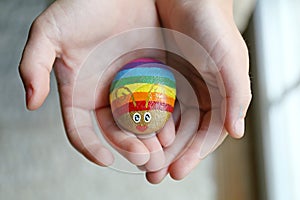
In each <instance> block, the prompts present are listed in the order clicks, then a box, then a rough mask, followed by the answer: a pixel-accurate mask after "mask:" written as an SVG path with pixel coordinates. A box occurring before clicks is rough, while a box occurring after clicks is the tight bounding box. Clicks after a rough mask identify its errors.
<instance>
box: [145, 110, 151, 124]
mask: <svg viewBox="0 0 300 200" xmlns="http://www.w3.org/2000/svg"><path fill="white" fill-rule="evenodd" d="M144 121H145V122H146V123H149V122H150V121H151V114H150V113H149V112H146V113H145V114H144Z"/></svg>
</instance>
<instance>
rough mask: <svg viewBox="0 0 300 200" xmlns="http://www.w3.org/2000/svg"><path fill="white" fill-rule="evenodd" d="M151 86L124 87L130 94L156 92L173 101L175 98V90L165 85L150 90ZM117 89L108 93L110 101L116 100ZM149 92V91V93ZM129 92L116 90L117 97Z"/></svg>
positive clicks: (146, 84)
mask: <svg viewBox="0 0 300 200" xmlns="http://www.w3.org/2000/svg"><path fill="white" fill-rule="evenodd" d="M152 86H153V84H149V83H135V84H130V85H126V86H124V87H126V88H128V89H129V90H130V91H131V92H132V93H134V92H156V93H162V94H165V95H167V96H169V97H171V98H173V99H175V96H176V89H174V88H171V87H168V86H165V85H155V86H154V87H153V88H152V90H151V87H152ZM116 90H117V89H114V90H113V91H112V92H111V93H110V96H109V98H110V101H114V100H115V99H116V95H115V92H116ZM150 90H151V91H150ZM128 94H129V91H128V90H126V89H123V88H121V89H119V90H118V95H117V96H118V97H121V96H124V95H128Z"/></svg>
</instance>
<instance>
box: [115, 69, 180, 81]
mask: <svg viewBox="0 0 300 200" xmlns="http://www.w3.org/2000/svg"><path fill="white" fill-rule="evenodd" d="M133 76H157V77H164V78H168V79H170V80H172V81H175V78H174V76H173V73H172V72H171V71H169V70H167V69H163V68H157V67H151V68H148V67H142V68H133V69H125V70H122V71H120V72H119V73H118V74H117V75H116V77H115V79H114V81H116V80H119V79H121V78H129V77H133Z"/></svg>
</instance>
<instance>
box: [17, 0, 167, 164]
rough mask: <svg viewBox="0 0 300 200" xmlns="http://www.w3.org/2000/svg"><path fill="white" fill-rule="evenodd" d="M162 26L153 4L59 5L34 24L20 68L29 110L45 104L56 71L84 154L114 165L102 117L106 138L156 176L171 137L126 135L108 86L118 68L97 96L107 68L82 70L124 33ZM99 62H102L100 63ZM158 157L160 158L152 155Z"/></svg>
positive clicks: (134, 0)
mask: <svg viewBox="0 0 300 200" xmlns="http://www.w3.org/2000/svg"><path fill="white" fill-rule="evenodd" d="M158 25H159V23H158V17H157V12H156V8H155V4H154V1H153V0H143V1H140V0H128V1H124V0H110V1H99V0H91V1H73V0H58V1H55V2H54V3H53V4H52V5H51V6H50V7H49V8H47V9H46V10H45V11H44V12H43V13H42V14H41V15H40V16H39V17H38V18H37V19H36V20H35V21H34V23H33V25H32V27H31V30H30V34H29V37H28V41H27V44H26V47H25V49H24V52H23V56H22V60H21V63H20V67H19V70H20V75H21V77H22V80H23V83H24V87H25V90H26V102H27V108H28V109H30V110H35V109H38V108H39V107H40V106H41V105H42V104H43V102H44V100H45V98H46V97H47V95H48V93H49V89H50V88H49V81H50V80H49V75H50V72H51V71H52V66H54V71H55V75H56V78H57V84H58V89H59V95H60V101H61V109H62V115H63V120H64V126H65V130H66V133H67V136H68V139H69V140H70V142H71V144H72V145H73V146H74V147H75V148H76V149H77V150H78V151H79V152H81V153H82V154H83V155H84V156H85V157H86V158H88V159H89V160H91V161H92V162H94V163H97V164H99V165H101V166H107V165H111V164H112V163H113V159H114V158H113V155H112V154H111V152H109V150H108V149H107V148H106V147H105V146H104V145H103V144H101V142H100V140H99V138H98V136H97V135H96V133H95V130H94V126H93V120H92V115H93V113H96V116H97V119H98V121H99V124H100V125H101V128H102V129H103V134H105V137H106V138H108V140H109V141H110V143H112V144H113V145H114V146H115V147H117V148H118V149H120V152H121V153H122V154H123V155H124V156H125V157H126V158H127V159H128V160H130V161H131V162H132V163H134V164H136V165H145V166H146V167H148V168H150V169H153V170H157V169H159V168H161V166H157V164H156V163H157V162H155V161H154V160H155V159H153V156H154V157H155V158H156V159H158V160H162V161H161V163H163V160H164V157H163V156H164V155H163V153H162V146H164V144H166V143H168V141H167V140H168V134H164V133H162V134H161V136H160V137H159V136H158V137H154V138H151V139H149V140H146V139H145V140H140V139H138V138H136V137H133V136H129V135H127V134H124V132H122V131H121V130H120V129H118V128H117V127H116V125H115V124H114V122H113V119H112V117H111V113H110V111H109V103H108V90H107V88H108V87H109V86H108V85H107V83H108V82H107V81H108V80H112V78H113V77H112V76H113V75H114V74H115V73H116V70H117V68H116V67H115V68H113V69H112V70H108V73H106V75H105V77H106V78H107V79H105V78H104V79H103V80H101V81H100V82H101V83H103V84H104V85H106V87H100V88H98V89H99V91H97V92H96V95H95V90H93V89H91V88H94V87H95V84H97V83H98V84H99V82H97V79H98V78H99V77H97V76H95V75H97V74H98V73H100V74H101V73H102V71H105V70H106V67H107V66H100V67H98V68H97V70H98V71H89V70H86V71H84V69H82V66H83V64H84V63H85V61H86V59H87V57H88V56H89V53H90V52H91V51H92V50H93V49H94V48H95V47H96V45H98V44H99V43H101V42H103V41H105V40H106V39H108V38H110V37H112V36H114V35H116V34H119V33H121V32H123V31H127V30H131V29H135V28H142V27H156V26H158ZM156 38H157V37H156V36H153V42H161V41H158V40H157V41H156ZM137 41H138V42H143V41H139V40H138V39H137ZM122 42H123V43H122ZM126 42H127V41H121V43H120V44H118V45H119V47H120V48H121V47H122V46H126V45H127V43H126ZM148 42H149V41H148ZM129 45H132V44H129ZM133 45H134V44H133ZM135 56H137V55H135ZM133 58H135V57H134V56H133ZM127 59H128V58H127ZM127 61H129V60H127ZM99 62H102V61H101V59H100V58H99ZM124 62H125V60H124V61H123V63H122V62H120V63H119V65H118V66H121V65H122V64H125V63H124ZM83 71H84V72H83ZM101 83H100V84H101ZM105 92H106V93H105ZM162 132H163V131H162ZM169 138H172V137H169ZM152 152H160V153H158V155H157V154H155V155H152ZM157 157H158V158H157Z"/></svg>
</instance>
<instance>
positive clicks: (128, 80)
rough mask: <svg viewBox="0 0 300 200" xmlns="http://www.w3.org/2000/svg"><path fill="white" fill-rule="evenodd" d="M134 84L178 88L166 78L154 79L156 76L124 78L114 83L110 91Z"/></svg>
mask: <svg viewBox="0 0 300 200" xmlns="http://www.w3.org/2000/svg"><path fill="white" fill-rule="evenodd" d="M134 83H149V84H160V85H166V86H169V87H171V88H174V89H175V88H176V84H175V82H174V81H172V80H170V79H168V78H164V77H154V76H134V77H129V78H123V79H120V80H117V81H114V82H113V83H112V85H111V87H110V91H112V90H114V89H116V88H119V87H122V86H125V85H129V84H134Z"/></svg>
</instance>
